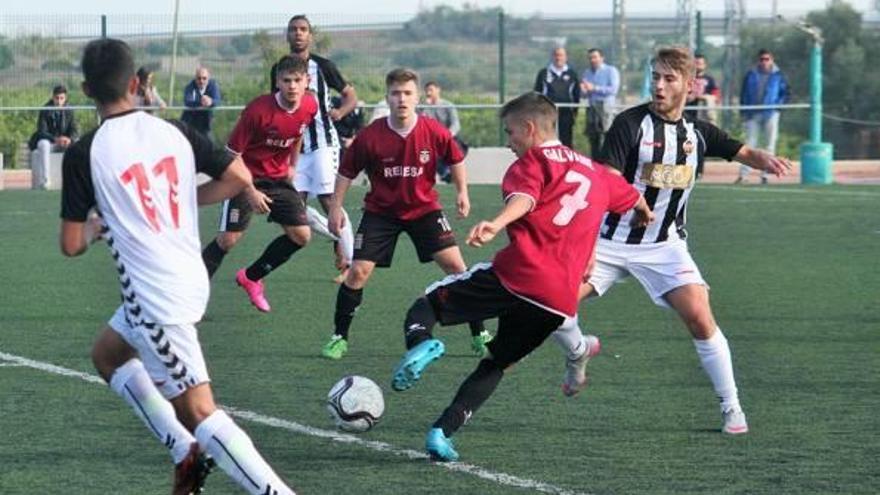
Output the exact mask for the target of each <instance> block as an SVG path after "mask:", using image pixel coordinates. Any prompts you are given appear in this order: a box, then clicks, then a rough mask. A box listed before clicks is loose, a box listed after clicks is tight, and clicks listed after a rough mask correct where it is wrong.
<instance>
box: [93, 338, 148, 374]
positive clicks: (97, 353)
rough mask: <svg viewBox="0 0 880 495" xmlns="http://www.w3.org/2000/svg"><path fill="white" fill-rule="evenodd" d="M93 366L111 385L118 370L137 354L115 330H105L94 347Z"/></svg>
mask: <svg viewBox="0 0 880 495" xmlns="http://www.w3.org/2000/svg"><path fill="white" fill-rule="evenodd" d="M91 357H92V365H94V367H95V370H96V371H97V372H98V374H99V375H101V378H103V379H104V381H105V382H107V383H110V379H111V378H112V377H113V373H115V372H116V368H119V367H120V366H122V365H123V364H125V363H126V362H128V360H130V359H132V358H135V357H137V353H136V352H135V351H134V349H132V348H131V346H129V345H128V344H127V343H126V342H125V341H124V340H122V337H120V336H119V334H117V333H116V332H115V331H114V330H112V329H110V328H109V327H108V328H105V329H104V330H103V331H102V332H101V334H100V335H99V336H98V339H97V340H96V341H95V344H94V345H93V346H92V356H91Z"/></svg>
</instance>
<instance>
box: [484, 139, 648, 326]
mask: <svg viewBox="0 0 880 495" xmlns="http://www.w3.org/2000/svg"><path fill="white" fill-rule="evenodd" d="M501 191H502V192H503V194H504V200H505V201H507V200H508V199H510V197H511V196H513V195H517V194H521V195H524V196H527V197H529V198H531V199H532V200H533V202H534V203H533V208H532V210H531V211H530V212H529V213H527V214H526V215H525V216H523V217H522V218H520V219H519V220H517V221H515V222H513V223H511V224H510V225H508V226H507V235H508V237H509V238H510V244H509V245H508V246H507V247H505V248H504V249H502V250H500V251H498V253H497V254H496V255H495V259H494V260H493V262H492V268H493V270H494V271H495V273H496V274H497V275H498V278H499V279H500V280H501V283H502V284H503V285H504V287H505V288H506V289H507V290H509V291H510V292H512V293H513V294H515V295H517V296H519V297H521V298H523V299H525V300H527V301H529V302H531V303H533V304H536V305H538V306H540V307H542V308H544V309H546V310H548V311H551V312H553V313H556V314H559V315H563V316H574V315H575V314H576V313H577V304H578V297H577V295H578V288H579V287H580V285H581V281H582V279H583V276H584V271H585V270H586V268H587V262H588V261H589V260H590V257H591V256H592V254H593V250H594V249H595V246H596V238H597V237H598V235H599V227H600V225H601V223H602V218H603V217H604V215H605V213H606V212H609V211H611V212H615V213H623V212H626V211H627V210H629V209H630V208H632V207H633V206H635V204H636V203H637V202H638V200H639V192H638V191H637V190H636V189H635V188H633V187H632V185H630V184H628V183H627V182H626V180H625V179H624V178H623V177H621V176H619V175H617V174H614V173H612V172H609V171H608V170H607V169H606V168H605V166H604V165H602V164H600V163H598V162H593V161H592V160H590V159H589V158H586V157H585V156H583V155H581V154H579V153H577V152H575V151H572V150H571V149H570V148H568V147H566V146H563V145H562V144H560V143H559V141H550V142H547V143H544V144H543V145H541V146H535V147H533V148H531V149H530V150H528V151H527V152H526V154H525V155H523V156H522V157H521V158H519V159H518V160H517V161H515V162H513V164H512V165H511V166H510V168H508V169H507V172H506V173H505V174H504V180H503V182H502V184H501Z"/></svg>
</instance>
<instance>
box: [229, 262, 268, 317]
mask: <svg viewBox="0 0 880 495" xmlns="http://www.w3.org/2000/svg"><path fill="white" fill-rule="evenodd" d="M235 282H236V283H237V284H238V286H239V287H241V288H242V289H244V291H245V292H247V295H248V299H250V300H251V304H253V305H254V306H255V307H256V308H257V309H259V310H260V311H262V312H263V313H268V312H269V311H272V308H271V307H269V301H267V300H266V296H265V295H264V294H263V281H262V280H258V281H256V282H254V281H253V280H251V279H249V278H247V275H246V274H245V269H244V268H242V269H241V270H239V271H238V272H236V274H235Z"/></svg>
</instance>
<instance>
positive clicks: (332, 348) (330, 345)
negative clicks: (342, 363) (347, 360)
mask: <svg viewBox="0 0 880 495" xmlns="http://www.w3.org/2000/svg"><path fill="white" fill-rule="evenodd" d="M346 352H348V341H347V340H345V339H344V338H342V336H341V335H334V336H332V337H330V341H329V342H327V343H326V344H324V347H323V348H321V355H322V356H324V357H325V358H327V359H335V360H339V359H342V356H345V353H346Z"/></svg>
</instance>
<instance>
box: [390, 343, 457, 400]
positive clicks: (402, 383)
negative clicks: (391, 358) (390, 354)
mask: <svg viewBox="0 0 880 495" xmlns="http://www.w3.org/2000/svg"><path fill="white" fill-rule="evenodd" d="M444 352H446V348H445V347H444V345H443V342H440V341H439V340H437V339H429V340H426V341H424V342H422V343H421V344H419V345H417V346H415V347H413V348H412V349H410V350H408V351H406V354H404V355H403V358H402V359H401V360H400V362H399V363H397V367H395V368H394V375H393V376H392V377H391V388H393V389H394V390H397V391H398V392H400V391H403V390H408V389H410V388H412V386H413V385H415V384H416V382H417V381H419V378H421V377H422V373H423V372H424V371H425V368H427V367H428V365H429V364H431V363H433V362H434V361H436V360H438V359H440V356H442V355H443V353H444Z"/></svg>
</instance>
